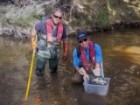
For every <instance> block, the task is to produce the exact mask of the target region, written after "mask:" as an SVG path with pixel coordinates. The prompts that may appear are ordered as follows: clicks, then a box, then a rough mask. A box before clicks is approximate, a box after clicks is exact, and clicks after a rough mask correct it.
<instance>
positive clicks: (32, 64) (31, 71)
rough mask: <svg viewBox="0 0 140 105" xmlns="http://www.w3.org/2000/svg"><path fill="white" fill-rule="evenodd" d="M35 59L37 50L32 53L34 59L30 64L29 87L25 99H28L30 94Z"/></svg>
mask: <svg viewBox="0 0 140 105" xmlns="http://www.w3.org/2000/svg"><path fill="white" fill-rule="evenodd" d="M34 59H35V50H34V51H33V53H32V61H31V65H30V72H29V77H28V83H27V88H26V95H25V101H27V99H28V95H29V90H30V85H31V78H32V74H33V67H34Z"/></svg>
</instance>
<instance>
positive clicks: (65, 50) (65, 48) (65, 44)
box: [62, 41, 69, 61]
mask: <svg viewBox="0 0 140 105" xmlns="http://www.w3.org/2000/svg"><path fill="white" fill-rule="evenodd" d="M68 50H69V43H68V41H64V42H63V57H62V59H63V60H64V61H65V60H67V59H68Z"/></svg>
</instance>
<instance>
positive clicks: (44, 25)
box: [31, 8, 69, 76]
mask: <svg viewBox="0 0 140 105" xmlns="http://www.w3.org/2000/svg"><path fill="white" fill-rule="evenodd" d="M62 16H63V13H62V10H61V9H59V8H56V9H54V10H53V12H52V14H51V17H45V18H43V19H42V20H41V21H40V22H39V23H37V24H35V26H34V29H33V31H32V34H31V43H32V49H37V61H36V74H37V76H42V75H43V74H44V70H45V65H46V61H47V60H48V62H49V69H50V72H51V73H56V72H57V67H58V60H59V56H60V47H61V42H63V59H64V60H66V59H67V57H68V49H69V48H68V47H69V45H68V36H67V34H66V27H65V25H64V24H63V23H62ZM36 35H37V39H36ZM36 40H37V44H36Z"/></svg>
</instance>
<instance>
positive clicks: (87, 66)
mask: <svg viewBox="0 0 140 105" xmlns="http://www.w3.org/2000/svg"><path fill="white" fill-rule="evenodd" d="M77 41H78V43H79V45H78V47H77V48H75V49H74V51H73V65H74V68H75V75H74V76H73V77H72V82H74V83H81V82H82V81H83V79H89V75H88V74H90V73H93V74H94V75H95V76H103V68H102V52H101V48H100V46H99V45H98V44H96V43H93V42H92V41H90V40H89V38H88V36H87V34H86V33H85V32H79V33H78V35H77Z"/></svg>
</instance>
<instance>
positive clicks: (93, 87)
mask: <svg viewBox="0 0 140 105" xmlns="http://www.w3.org/2000/svg"><path fill="white" fill-rule="evenodd" d="M104 79H105V80H106V81H107V83H106V84H104V85H99V84H91V80H84V83H83V85H84V90H85V92H86V93H94V94H97V95H101V96H106V95H107V93H108V90H109V83H110V78H104Z"/></svg>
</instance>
